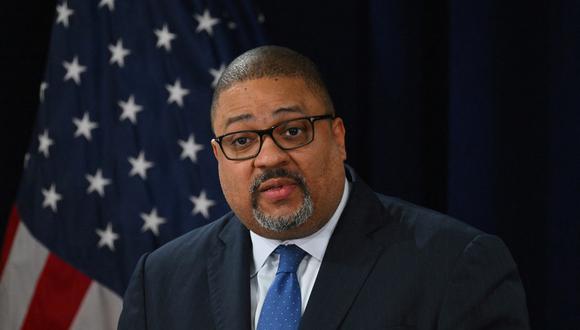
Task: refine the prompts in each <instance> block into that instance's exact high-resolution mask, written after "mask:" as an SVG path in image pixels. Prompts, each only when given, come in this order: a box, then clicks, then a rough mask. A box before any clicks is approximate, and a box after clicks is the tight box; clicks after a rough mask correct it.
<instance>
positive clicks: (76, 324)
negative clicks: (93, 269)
mask: <svg viewBox="0 0 580 330" xmlns="http://www.w3.org/2000/svg"><path fill="white" fill-rule="evenodd" d="M122 306H123V301H122V300H121V298H120V297H119V296H118V295H117V294H116V293H114V292H113V291H111V290H109V289H108V288H106V287H104V286H102V285H100V284H99V283H97V282H96V281H93V282H92V283H91V286H90V287H89V290H88V292H87V294H86V295H85V298H84V300H83V302H82V304H81V306H80V309H79V311H78V313H77V316H76V318H75V320H74V321H73V324H72V326H71V329H73V330H76V329H78V330H93V329H94V330H106V329H117V320H118V319H119V315H120V314H121V308H122Z"/></svg>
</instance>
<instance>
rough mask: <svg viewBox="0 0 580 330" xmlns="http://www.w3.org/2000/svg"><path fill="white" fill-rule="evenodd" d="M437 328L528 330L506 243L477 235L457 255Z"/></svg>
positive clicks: (512, 262) (522, 289)
mask: <svg viewBox="0 0 580 330" xmlns="http://www.w3.org/2000/svg"><path fill="white" fill-rule="evenodd" d="M438 328H439V329H470V330H476V329H506V330H507V329H529V319H528V311H527V307H526V296H525V292H524V288H523V286H522V283H521V281H520V277H519V274H518V270H517V266H516V264H515V262H514V260H513V258H512V256H511V254H510V252H509V251H508V248H507V247H506V246H505V244H504V243H503V242H502V241H501V240H500V239H499V238H497V237H495V236H491V235H479V236H476V237H475V238H474V239H473V240H472V241H471V242H470V243H469V244H468V245H467V246H466V248H465V249H464V251H463V253H462V255H461V256H460V257H459V259H458V262H457V263H456V265H455V268H454V270H453V272H452V273H451V276H450V280H449V283H448V285H447V289H446V294H445V298H444V301H443V305H442V309H441V313H440V317H439V327H438Z"/></svg>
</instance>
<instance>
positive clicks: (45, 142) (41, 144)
mask: <svg viewBox="0 0 580 330" xmlns="http://www.w3.org/2000/svg"><path fill="white" fill-rule="evenodd" d="M53 144H54V141H53V140H52V139H51V138H50V137H49V136H48V130H47V129H45V130H44V132H43V133H42V134H40V135H38V152H40V153H42V154H43V155H44V157H46V158H48V155H49V150H48V149H49V148H50V146H51V145H53Z"/></svg>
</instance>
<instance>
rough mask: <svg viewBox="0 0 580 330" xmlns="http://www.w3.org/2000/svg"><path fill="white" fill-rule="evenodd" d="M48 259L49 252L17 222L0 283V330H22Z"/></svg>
mask: <svg viewBox="0 0 580 330" xmlns="http://www.w3.org/2000/svg"><path fill="white" fill-rule="evenodd" d="M47 257H48V250H47V249H46V248H45V247H44V246H43V245H42V244H40V242H38V241H37V240H36V239H35V238H34V237H32V235H31V234H30V232H29V231H28V229H27V228H26V226H24V224H23V223H22V222H19V223H18V228H17V230H16V235H15V237H14V242H13V244H12V249H11V250H10V253H9V255H8V260H7V261H6V267H5V268H4V272H3V274H2V278H1V279H0V329H6V330H12V329H14V330H15V329H19V328H20V327H21V325H22V322H23V320H24V318H25V317H26V313H27V311H28V305H29V304H30V300H31V299H32V296H33V295H34V290H35V288H36V282H37V281H38V278H39V277H40V274H41V272H42V270H43V268H44V264H45V263H46V259H47Z"/></svg>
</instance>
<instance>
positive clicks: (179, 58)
mask: <svg viewBox="0 0 580 330" xmlns="http://www.w3.org/2000/svg"><path fill="white" fill-rule="evenodd" d="M263 19H264V18H263V16H262V15H261V14H260V11H259V9H258V8H257V7H256V6H255V4H253V3H251V2H244V1H233V0H232V1H227V0H223V1H178V0H168V1H155V0H148V1H137V0H100V1H98V0H95V1H85V0H68V1H59V2H58V3H57V8H56V13H55V22H54V25H53V31H52V37H51V46H50V54H49V58H48V60H47V64H46V74H45V79H44V81H43V82H42V84H41V86H40V95H39V97H40V101H41V102H40V109H39V111H38V117H37V120H36V124H35V130H34V134H33V136H32V138H31V144H30V147H29V150H28V153H27V154H26V156H25V159H24V164H23V166H24V172H23V176H22V181H21V185H20V190H19V194H18V199H17V201H16V205H15V206H14V208H13V212H12V214H11V216H10V220H9V224H8V229H7V233H6V237H5V240H4V246H3V248H2V255H1V259H0V329H20V328H22V329H38V328H43V329H67V328H74V329H109V328H115V327H116V320H117V318H118V315H119V313H120V308H121V305H122V302H121V296H122V294H123V292H124V290H125V287H126V285H127V282H128V280H129V277H130V275H131V273H132V270H133V267H134V265H135V263H136V261H137V259H138V258H139V256H140V255H142V254H143V253H145V252H147V251H151V250H153V249H155V248H156V247H158V246H160V245H161V244H163V243H165V242H167V241H168V240H170V239H172V238H174V237H176V236H178V235H180V234H182V233H184V232H187V231H189V230H191V229H193V228H196V227H198V226H201V225H203V224H206V223H207V222H209V221H210V220H212V219H215V218H216V217H218V216H220V215H221V214H223V213H225V212H226V211H227V205H226V204H225V201H224V199H223V196H222V195H221V192H220V188H219V183H218V180H217V171H216V164H215V160H214V159H213V156H212V151H211V145H210V143H209V141H210V139H211V137H212V132H211V125H210V118H209V107H210V101H211V94H212V88H213V86H215V83H216V82H217V79H218V78H219V76H220V74H221V72H222V71H223V69H224V67H225V64H227V63H228V62H229V61H231V60H232V59H233V58H234V57H235V56H237V55H238V54H240V53H241V52H242V51H244V50H246V49H249V48H253V47H255V46H257V45H259V44H262V43H263V40H264V37H263V35H262V33H261V30H262V27H261V22H262V21H263Z"/></svg>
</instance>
